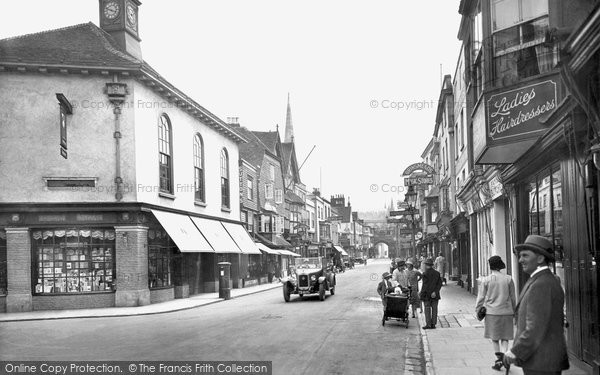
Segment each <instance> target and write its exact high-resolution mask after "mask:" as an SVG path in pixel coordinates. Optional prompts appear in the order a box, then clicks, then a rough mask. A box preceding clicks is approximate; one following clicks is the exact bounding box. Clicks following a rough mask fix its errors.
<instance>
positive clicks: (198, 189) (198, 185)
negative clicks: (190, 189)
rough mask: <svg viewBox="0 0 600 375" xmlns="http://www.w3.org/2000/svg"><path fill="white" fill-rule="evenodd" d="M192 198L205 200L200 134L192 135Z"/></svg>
mask: <svg viewBox="0 0 600 375" xmlns="http://www.w3.org/2000/svg"><path fill="white" fill-rule="evenodd" d="M194 199H195V200H197V201H200V202H206V197H205V189H204V143H203V142H202V137H201V136H200V134H196V135H195V136H194Z"/></svg>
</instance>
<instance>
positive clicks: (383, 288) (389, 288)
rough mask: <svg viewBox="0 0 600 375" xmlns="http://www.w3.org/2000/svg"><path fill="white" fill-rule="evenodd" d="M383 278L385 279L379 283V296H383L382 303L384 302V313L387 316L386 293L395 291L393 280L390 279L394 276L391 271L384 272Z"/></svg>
mask: <svg viewBox="0 0 600 375" xmlns="http://www.w3.org/2000/svg"><path fill="white" fill-rule="evenodd" d="M381 278H382V279H383V280H381V282H380V283H379V285H377V294H379V296H380V297H381V303H382V304H383V314H384V316H385V308H386V299H385V295H386V294H388V293H393V292H394V286H393V285H392V281H391V280H390V279H391V278H392V275H391V274H390V273H389V272H384V273H383V275H381Z"/></svg>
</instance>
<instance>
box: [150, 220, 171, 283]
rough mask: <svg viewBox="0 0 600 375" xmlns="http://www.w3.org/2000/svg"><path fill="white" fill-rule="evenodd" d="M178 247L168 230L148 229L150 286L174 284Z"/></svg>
mask: <svg viewBox="0 0 600 375" xmlns="http://www.w3.org/2000/svg"><path fill="white" fill-rule="evenodd" d="M176 251H177V247H176V246H175V243H173V240H171V238H170V237H169V235H168V234H167V232H165V231H163V230H152V229H150V230H148V287H149V288H150V289H156V288H165V287H170V286H172V285H173V261H174V257H175V252H176Z"/></svg>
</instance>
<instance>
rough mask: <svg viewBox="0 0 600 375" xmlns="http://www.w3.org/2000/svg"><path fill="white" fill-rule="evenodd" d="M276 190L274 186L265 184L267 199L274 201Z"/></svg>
mask: <svg viewBox="0 0 600 375" xmlns="http://www.w3.org/2000/svg"><path fill="white" fill-rule="evenodd" d="M274 190H275V189H274V188H273V184H265V199H273V197H274V194H275V192H274Z"/></svg>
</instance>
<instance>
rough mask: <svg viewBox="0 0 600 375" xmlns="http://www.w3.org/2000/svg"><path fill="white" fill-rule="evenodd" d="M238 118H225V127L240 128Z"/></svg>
mask: <svg viewBox="0 0 600 375" xmlns="http://www.w3.org/2000/svg"><path fill="white" fill-rule="evenodd" d="M239 119H240V118H239V117H227V125H229V126H233V127H236V126H240V121H239Z"/></svg>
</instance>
